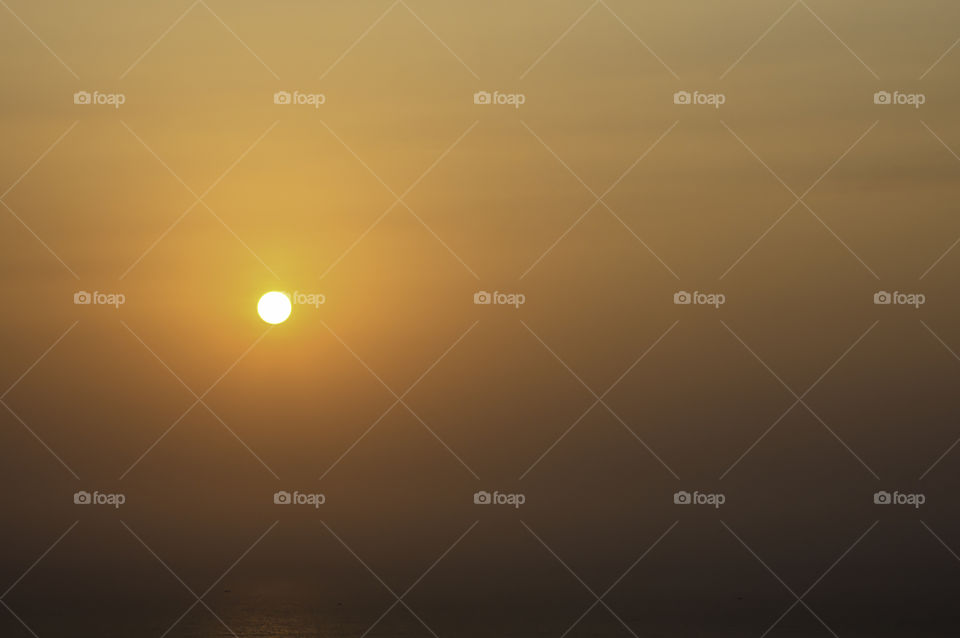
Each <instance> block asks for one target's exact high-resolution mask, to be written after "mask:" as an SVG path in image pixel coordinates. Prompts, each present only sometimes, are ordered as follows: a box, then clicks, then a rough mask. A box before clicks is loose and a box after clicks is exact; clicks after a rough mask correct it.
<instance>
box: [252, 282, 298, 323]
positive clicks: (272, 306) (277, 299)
mask: <svg viewBox="0 0 960 638" xmlns="http://www.w3.org/2000/svg"><path fill="white" fill-rule="evenodd" d="M292 309H293V306H292V305H291V304H290V298H289V297H287V296H286V295H285V294H283V293H282V292H277V291H275V290H274V291H273V292H268V293H267V294H265V295H264V296H262V297H260V302H259V303H258V304H257V312H258V313H259V314H260V318H261V319H263V320H264V321H266V322H267V323H273V324H277V323H283V322H284V321H286V320H287V317H289V316H290V311H291V310H292Z"/></svg>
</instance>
